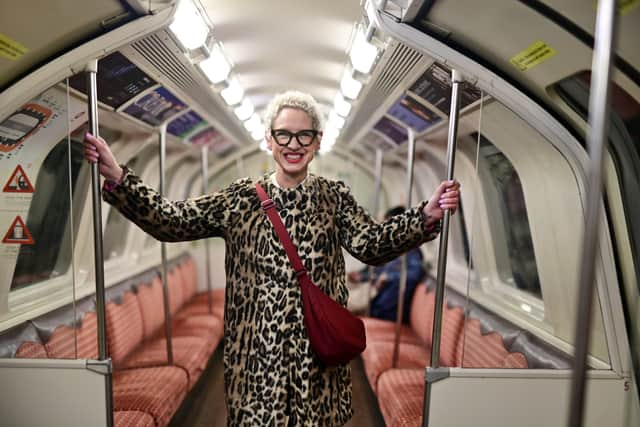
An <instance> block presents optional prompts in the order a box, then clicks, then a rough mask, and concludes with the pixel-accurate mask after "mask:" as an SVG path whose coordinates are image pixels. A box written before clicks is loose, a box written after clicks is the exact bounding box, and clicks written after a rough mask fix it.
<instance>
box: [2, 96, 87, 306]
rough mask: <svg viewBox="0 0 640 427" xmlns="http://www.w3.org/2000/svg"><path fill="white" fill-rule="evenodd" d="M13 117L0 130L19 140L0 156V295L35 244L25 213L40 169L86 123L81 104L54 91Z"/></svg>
mask: <svg viewBox="0 0 640 427" xmlns="http://www.w3.org/2000/svg"><path fill="white" fill-rule="evenodd" d="M67 105H68V106H69V109H68V108H67ZM24 111H31V112H39V113H41V114H46V116H47V120H41V121H40V123H39V124H38V125H35V122H33V121H29V120H28V119H26V118H24V117H21V116H20V114H22V113H23V112H24ZM12 117H13V118H14V121H15V122H14V123H9V124H7V121H6V120H5V121H4V122H2V124H0V133H2V134H3V135H4V136H5V137H7V136H10V137H11V138H13V139H14V140H20V143H19V145H16V146H14V147H13V149H12V150H10V151H0V293H1V292H5V293H6V292H8V291H9V283H10V282H11V278H12V276H13V271H14V268H15V264H16V260H17V258H18V254H19V253H20V250H21V247H24V248H32V247H34V244H35V243H36V242H37V241H38V238H39V236H38V235H37V233H33V230H30V229H29V208H30V207H31V201H32V199H33V197H34V194H37V191H38V188H37V186H36V185H35V184H36V182H37V178H38V174H39V172H40V168H41V166H42V163H43V162H44V160H45V159H46V158H47V156H48V155H49V153H50V151H51V150H52V148H53V147H54V146H55V145H56V144H58V143H59V142H60V141H61V140H64V139H65V137H66V135H67V132H68V131H69V130H71V131H73V130H75V129H77V128H78V127H79V126H81V125H82V124H84V123H86V121H87V112H86V105H85V103H84V102H82V101H79V100H76V99H74V98H70V99H67V96H66V92H65V91H63V90H60V89H58V88H56V87H54V88H51V89H49V90H47V91H45V92H44V93H42V94H41V95H39V96H38V97H36V98H34V99H33V100H31V101H30V102H28V103H27V104H25V105H24V106H23V107H22V108H21V109H19V110H18V111H16V113H14V114H13V115H11V116H9V119H11V118H12ZM16 117H21V118H19V119H15V118H16ZM28 117H31V116H28ZM16 123H18V124H16ZM20 124H21V125H23V126H20ZM34 126H35V127H34ZM19 133H22V135H21V136H19V135H18V134H19ZM7 300H8V299H7V296H6V294H4V295H0V304H5V303H6V302H7ZM5 309H6V307H0V310H5Z"/></svg>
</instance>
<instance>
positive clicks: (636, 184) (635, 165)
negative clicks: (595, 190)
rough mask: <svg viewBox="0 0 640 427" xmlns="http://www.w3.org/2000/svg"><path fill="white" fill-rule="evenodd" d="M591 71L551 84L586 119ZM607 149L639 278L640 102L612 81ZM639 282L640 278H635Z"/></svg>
mask: <svg viewBox="0 0 640 427" xmlns="http://www.w3.org/2000/svg"><path fill="white" fill-rule="evenodd" d="M590 84H591V72H590V71H582V72H580V73H578V74H576V75H574V76H571V77H567V78H566V79H564V80H561V81H559V82H558V83H556V84H555V85H554V86H553V87H554V88H555V90H556V91H557V92H558V94H559V95H560V97H562V98H563V99H564V100H565V101H566V102H567V104H568V105H569V106H570V107H571V108H572V109H573V110H574V111H575V112H576V113H578V114H580V116H582V118H583V119H584V120H585V122H586V121H587V114H588V113H587V110H588V106H589V85H590ZM610 102H611V110H610V114H609V128H608V131H609V134H608V138H609V145H608V148H609V151H610V153H611V157H612V158H613V161H614V163H615V166H616V169H617V172H618V175H619V176H620V184H621V190H622V193H623V197H622V203H623V205H624V210H625V215H626V220H627V223H628V224H629V241H630V244H631V250H632V252H633V254H635V255H636V256H634V257H633V259H634V263H635V271H636V277H640V259H639V257H638V256H637V254H638V247H639V246H640V103H638V102H637V101H636V100H635V99H634V98H633V97H632V96H631V95H629V94H628V93H627V92H626V91H625V90H624V89H622V88H621V87H620V86H618V85H617V84H616V83H615V82H611V95H610ZM636 282H637V283H638V284H640V281H636Z"/></svg>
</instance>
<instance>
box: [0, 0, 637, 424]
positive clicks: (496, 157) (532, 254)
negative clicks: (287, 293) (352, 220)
mask: <svg viewBox="0 0 640 427" xmlns="http://www.w3.org/2000/svg"><path fill="white" fill-rule="evenodd" d="M638 40H640V1H638V0H619V1H614V0H599V1H597V2H596V1H577V0H512V1H505V0H484V1H473V0H395V1H394V0H389V1H384V0H366V1H365V0H348V1H346V0H326V1H312V0H298V1H294V0H273V1H260V0H245V1H231V0H85V1H82V2H77V1H72V0H55V1H46V2H45V1H36V0H21V1H14V0H3V1H2V3H1V4H0V91H1V92H0V188H1V189H2V192H1V193H0V238H1V239H2V241H1V242H0V384H1V385H0V424H2V425H3V426H7V427H8V426H98V427H99V426H158V427H160V426H167V425H171V426H205V425H206V426H217V425H226V423H227V420H226V415H225V414H226V407H225V400H224V379H223V375H222V369H223V368H222V365H223V361H222V354H223V340H224V337H225V335H226V334H228V333H229V331H226V330H225V312H226V311H225V306H226V305H228V304H230V303H231V302H230V301H229V298H227V296H228V293H229V292H228V290H225V242H224V240H223V239H220V238H212V239H203V240H197V241H188V242H174V243H166V242H160V241H158V240H156V239H155V238H153V237H152V236H150V235H148V234H146V233H145V232H144V231H142V230H141V229H140V228H139V227H138V226H136V225H135V224H133V223H132V222H130V221H128V220H127V219H126V218H125V217H124V216H123V215H122V214H121V213H120V212H118V211H117V210H116V209H115V208H113V207H112V206H111V205H109V204H107V203H106V202H104V201H102V198H101V191H103V190H102V184H103V183H102V182H101V178H100V176H99V174H98V168H97V166H96V165H95V164H91V163H89V162H87V161H86V160H85V159H84V157H83V139H84V137H85V134H86V133H87V132H91V133H98V134H99V135H100V136H102V137H103V138H104V139H105V140H106V141H107V142H108V144H109V146H110V148H111V150H112V151H113V153H114V155H115V156H116V158H117V159H118V162H119V163H122V164H126V165H127V166H128V167H129V168H130V169H131V170H133V171H134V172H135V174H136V175H138V176H139V177H140V178H141V179H142V180H143V181H144V182H145V183H147V184H149V185H151V186H152V187H154V188H155V189H157V190H158V191H160V192H161V194H163V195H164V196H165V197H166V198H168V199H171V200H183V199H188V198H192V197H198V196H201V195H203V194H207V193H210V192H215V191H218V190H220V189H223V188H225V187H227V186H228V185H230V184H232V183H233V182H235V181H236V180H238V179H240V178H243V177H253V178H257V177H260V176H262V175H264V174H266V173H268V172H269V171H273V170H274V167H275V166H274V159H273V158H272V156H271V152H270V151H269V149H268V148H267V145H266V142H265V129H266V128H265V125H266V124H265V123H264V113H265V108H266V106H267V104H268V103H269V101H270V100H271V99H272V98H273V96H274V95H276V94H278V93H281V92H284V91H287V90H299V91H302V92H305V93H309V94H311V95H312V96H313V97H314V98H315V99H316V100H317V101H318V104H319V105H320V108H321V110H322V113H323V115H324V116H325V118H326V120H325V122H326V123H325V124H324V127H323V129H321V130H323V135H322V139H321V142H320V149H319V151H318V152H317V153H316V154H315V158H314V160H313V161H312V162H311V163H310V165H309V170H310V172H311V173H313V174H315V175H318V176H323V177H326V178H329V179H332V180H339V181H342V182H344V183H345V184H346V185H347V186H348V187H349V188H350V190H351V192H352V194H353V195H354V197H355V199H356V200H357V202H358V203H359V204H360V205H361V206H363V207H364V208H365V209H366V210H367V212H369V214H370V215H371V216H372V217H374V218H377V219H379V218H381V214H382V213H384V212H385V211H386V210H387V209H388V208H390V207H393V206H397V205H401V206H404V207H407V208H408V207H411V206H417V205H418V204H419V203H420V202H421V201H422V200H425V199H428V198H429V197H430V196H431V194H432V193H433V191H434V189H435V188H436V187H437V186H438V185H439V183H440V182H441V181H443V180H446V179H455V180H457V181H458V182H459V183H460V184H461V199H460V206H459V209H458V211H457V212H456V213H455V215H450V212H448V213H447V214H446V216H445V218H444V220H443V224H442V231H441V233H440V236H439V237H438V238H436V239H435V240H433V241H431V242H428V243H425V244H424V245H422V246H421V247H420V250H421V252H422V255H423V262H424V267H425V269H426V272H427V274H426V276H425V278H424V279H423V280H422V282H421V283H420V284H419V285H418V286H417V287H416V289H415V291H413V292H412V293H411V294H407V295H405V292H404V287H403V284H401V287H400V292H399V299H400V301H401V302H400V303H399V306H401V305H402V301H404V299H405V298H406V300H407V301H408V302H407V304H408V305H409V310H408V316H407V317H408V318H405V319H397V320H396V321H389V320H381V319H376V318H374V317H371V316H369V315H367V313H368V310H367V304H368V300H369V299H370V297H371V296H372V287H371V283H363V284H353V283H348V287H349V290H350V300H349V306H348V307H349V308H352V309H353V310H354V312H355V313H356V314H357V315H358V316H359V317H360V318H361V319H362V320H363V321H364V324H365V328H366V336H367V346H366V349H365V350H364V352H363V353H362V354H361V355H360V356H358V357H357V358H355V359H354V360H353V361H351V363H350V365H351V374H352V382H353V417H352V418H351V420H350V421H348V423H347V424H346V425H347V426H352V427H355V426H384V425H386V426H394V427H398V426H437V427H440V426H541V425H544V426H565V425H571V426H582V425H584V426H602V425H609V426H638V425H640V403H639V397H640V279H639V278H640V253H639V252H638V251H639V250H640V48H638ZM344 256H345V262H346V269H347V271H356V270H360V269H363V268H366V266H365V265H364V264H362V263H361V262H360V261H358V260H357V259H356V258H354V257H353V256H351V255H350V254H349V253H348V252H346V251H345V252H344ZM404 271H405V272H406V269H405V270H404ZM405 278H406V274H405ZM345 282H346V279H345ZM291 286H297V284H295V283H293V284H292V285H291ZM356 299H358V300H360V301H364V305H363V306H362V307H360V308H353V307H355V306H352V303H355V301H356ZM399 313H400V312H399ZM247 369H249V367H247ZM327 410H330V408H327ZM265 425H267V424H265ZM274 425H276V424H274ZM298 425H305V426H306V425H310V424H308V423H306V422H305V421H304V420H301V421H299V423H298Z"/></svg>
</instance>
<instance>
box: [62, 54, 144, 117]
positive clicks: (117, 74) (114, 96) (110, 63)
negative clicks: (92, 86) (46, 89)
mask: <svg viewBox="0 0 640 427" xmlns="http://www.w3.org/2000/svg"><path fill="white" fill-rule="evenodd" d="M96 80H97V82H96V83H97V86H98V100H99V101H100V102H103V103H105V104H107V105H108V106H110V107H113V108H114V109H115V108H118V107H119V106H121V105H122V104H124V103H125V102H127V101H128V100H130V99H131V98H133V97H134V96H136V95H138V94H139V93H141V92H142V91H144V90H145V89H148V88H150V87H151V86H153V85H154V84H156V82H155V80H153V79H152V78H151V77H149V76H147V75H146V74H145V73H144V72H143V71H142V70H140V69H139V68H138V67H137V66H136V65H134V64H133V63H132V62H131V61H129V60H128V59H127V58H125V56H124V55H122V54H121V53H120V52H114V53H112V54H111V55H109V56H106V57H104V58H102V59H100V60H99V61H98V74H96ZM69 84H70V85H71V87H73V88H74V89H76V90H78V91H80V92H82V93H84V94H86V93H87V82H86V76H85V74H84V73H82V74H77V75H75V76H73V77H71V78H70V79H69Z"/></svg>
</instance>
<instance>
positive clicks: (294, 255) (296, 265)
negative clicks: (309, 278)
mask: <svg viewBox="0 0 640 427" xmlns="http://www.w3.org/2000/svg"><path fill="white" fill-rule="evenodd" d="M256 191H257V192H258V197H260V200H261V201H262V209H263V210H264V211H265V212H266V214H267V216H268V217H269V220H270V221H271V223H272V224H273V228H275V229H276V233H277V234H278V237H279V238H280V243H282V246H283V247H284V250H285V251H286V252H287V257H289V262H290V263H291V265H292V266H293V269H294V270H295V272H296V276H297V277H298V280H300V276H301V275H304V274H306V273H307V270H306V269H305V268H304V265H303V264H302V260H300V257H299V256H298V251H297V250H296V247H295V246H294V245H293V242H292V241H291V238H290V237H289V233H287V229H286V228H285V226H284V224H283V223H282V219H280V215H279V214H278V209H276V204H275V203H273V200H271V199H270V198H269V195H267V192H266V191H264V188H262V186H261V185H260V183H258V182H256Z"/></svg>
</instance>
